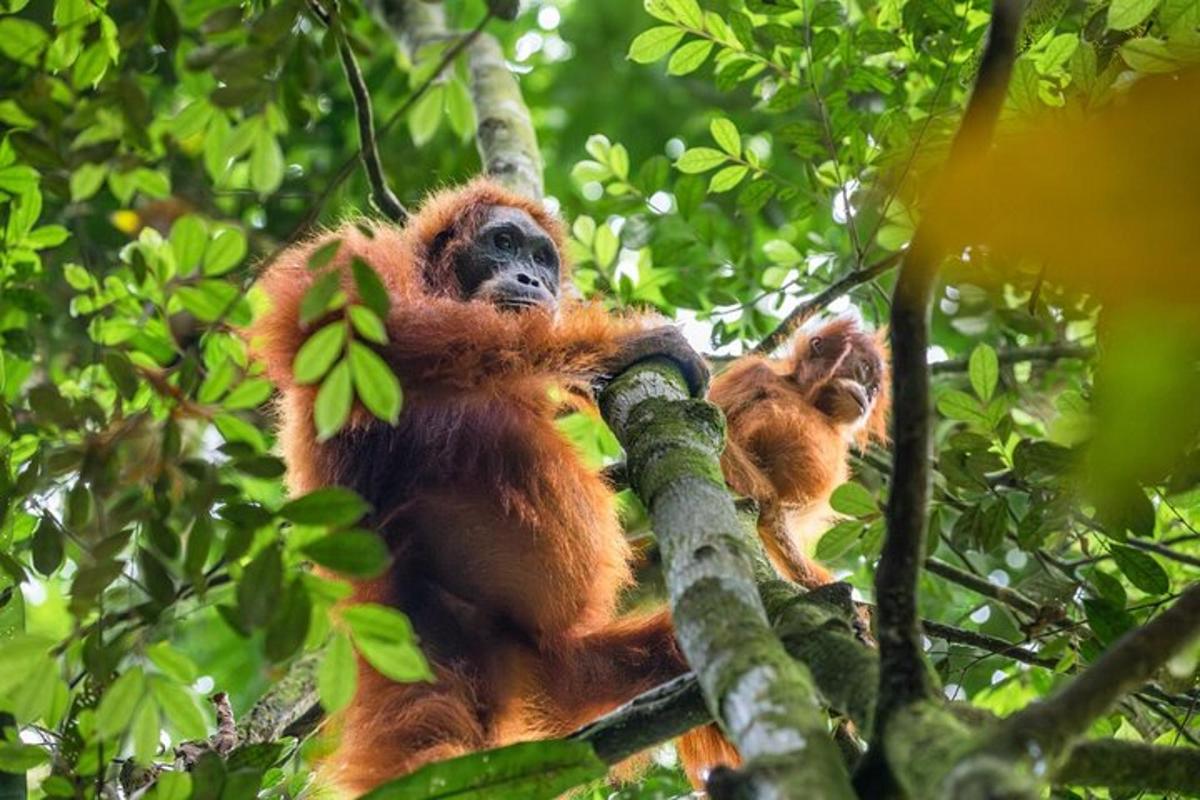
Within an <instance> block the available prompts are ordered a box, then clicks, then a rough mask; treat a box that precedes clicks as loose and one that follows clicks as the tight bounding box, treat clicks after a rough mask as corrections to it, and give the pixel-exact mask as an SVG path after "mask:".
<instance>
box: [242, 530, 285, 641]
mask: <svg viewBox="0 0 1200 800" xmlns="http://www.w3.org/2000/svg"><path fill="white" fill-rule="evenodd" d="M282 583H283V562H282V560H281V558H280V554H279V548H278V547H275V546H273V545H272V546H268V547H264V548H263V549H262V550H260V551H259V553H258V555H256V556H255V557H254V558H253V559H252V560H251V561H250V563H249V564H247V565H246V568H245V569H244V570H242V577H241V579H240V580H239V581H238V584H237V602H238V615H239V617H240V618H241V621H242V624H243V625H245V626H246V627H247V628H256V627H260V626H262V625H265V624H266V623H267V621H268V620H269V619H271V615H272V614H273V613H274V612H275V610H276V605H277V604H278V602H279V598H280V595H281V594H282V591H283V587H282Z"/></svg>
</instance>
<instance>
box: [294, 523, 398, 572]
mask: <svg viewBox="0 0 1200 800" xmlns="http://www.w3.org/2000/svg"><path fill="white" fill-rule="evenodd" d="M300 552H302V553H303V554H304V555H305V556H307V557H308V558H310V559H312V560H313V561H314V562H316V563H317V564H320V565H321V566H322V567H325V568H326V569H331V570H333V571H334V572H340V573H342V574H343V575H348V576H350V577H354V578H374V577H376V576H377V575H379V574H381V573H382V572H383V571H384V570H385V569H386V568H387V565H388V562H389V561H390V554H389V553H388V548H387V545H386V544H384V542H383V539H381V538H380V536H379V534H377V533H374V532H373V531H367V530H361V529H358V530H349V531H339V532H337V533H331V534H328V535H326V536H323V537H321V538H320V539H317V540H315V541H313V542H309V543H308V544H306V545H305V546H304V547H303V548H301V550H300Z"/></svg>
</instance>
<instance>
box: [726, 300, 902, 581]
mask: <svg viewBox="0 0 1200 800" xmlns="http://www.w3.org/2000/svg"><path fill="white" fill-rule="evenodd" d="M817 337H820V338H821V339H822V340H823V341H824V342H826V343H832V344H826V345H825V347H826V350H825V352H824V354H823V355H818V354H817V353H816V352H815V351H814V349H813V346H812V343H813V341H814V339H815V338H817ZM830 348H832V355H831V351H830ZM856 356H857V357H859V358H860V359H866V360H870V361H871V362H872V363H874V364H876V367H877V369H878V370H879V373H878V374H879V376H880V392H879V394H878V396H876V397H875V398H874V402H873V404H872V405H871V407H870V410H869V412H868V414H867V416H866V419H865V420H863V421H862V422H861V426H860V427H857V428H855V427H854V426H851V425H846V424H839V423H837V422H835V421H833V420H832V419H830V417H829V416H828V415H826V414H825V413H823V412H822V411H821V410H820V409H819V408H817V406H816V404H815V403H816V398H817V396H818V393H819V392H821V391H822V389H823V388H825V387H826V386H827V385H828V384H829V383H830V382H831V381H833V380H835V379H838V378H844V377H848V376H849V374H848V370H849V364H850V362H851V361H852V360H853V359H854V358H855V357H856ZM888 387H889V380H888V375H887V359H886V358H885V357H884V349H883V345H882V339H881V338H878V337H872V336H871V335H869V334H867V333H865V332H863V331H861V330H860V329H859V328H858V326H857V324H856V323H855V322H854V321H852V320H849V319H844V318H843V319H835V320H833V321H831V322H829V323H826V324H825V325H824V326H822V327H821V328H820V329H818V330H816V331H813V332H812V333H810V334H806V335H801V336H800V337H799V338H797V340H796V343H795V345H794V346H793V350H792V353H791V354H790V355H789V356H788V357H786V358H784V359H780V360H771V359H766V358H762V357H760V356H747V357H745V358H741V359H738V360H737V361H736V362H734V363H733V364H732V365H731V366H730V367H729V369H727V370H725V372H723V373H721V374H720V375H718V376H717V378H716V379H715V380H714V381H713V385H712V389H711V390H710V391H709V399H710V400H711V401H712V402H713V403H715V404H716V405H718V406H720V407H721V410H722V411H724V412H725V416H726V420H727V424H728V429H727V437H726V438H727V444H726V448H725V452H724V454H723V455H722V457H721V467H722V469H723V471H724V473H725V479H726V481H727V482H728V483H729V485H730V486H731V487H732V488H733V489H734V490H735V491H736V492H738V493H740V494H742V495H744V496H746V497H751V498H753V499H754V500H756V501H757V502H758V504H759V512H760V513H759V525H758V532H759V536H760V537H761V538H762V540H763V545H764V547H765V548H766V551H767V555H768V556H769V557H770V558H771V561H772V563H774V564H775V566H776V568H777V569H778V570H779V571H780V573H781V574H783V575H784V576H785V577H788V578H790V579H791V580H794V581H796V582H797V583H800V584H802V585H804V586H806V587H807V588H810V589H812V588H816V587H817V586H821V585H824V584H826V583H831V582H832V581H833V577H832V576H831V575H830V574H829V572H828V571H827V570H825V569H824V568H823V567H822V566H821V565H820V564H817V563H816V562H815V561H813V560H812V558H811V557H810V556H809V555H808V550H809V547H810V546H811V544H812V543H813V542H814V541H815V537H816V536H819V535H820V533H821V532H823V531H824V530H825V528H826V526H827V525H828V523H829V522H830V520H831V518H832V516H833V514H832V511H831V510H830V508H829V497H830V495H831V494H832V493H833V490H834V489H835V488H837V487H838V485H840V484H842V483H844V482H845V481H846V479H847V478H848V477H849V467H848V459H849V455H850V446H851V444H852V443H855V444H857V445H859V446H865V445H866V444H867V442H868V441H870V440H872V439H875V440H879V441H882V440H884V439H885V438H886V435H887V427H886V426H887V411H888V407H889V404H890V402H889V395H888Z"/></svg>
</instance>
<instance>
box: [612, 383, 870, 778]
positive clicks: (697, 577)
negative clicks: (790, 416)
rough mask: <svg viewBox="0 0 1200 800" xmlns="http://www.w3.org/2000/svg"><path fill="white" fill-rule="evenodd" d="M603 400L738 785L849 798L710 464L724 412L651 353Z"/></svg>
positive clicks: (810, 694)
mask: <svg viewBox="0 0 1200 800" xmlns="http://www.w3.org/2000/svg"><path fill="white" fill-rule="evenodd" d="M600 408H601V412H602V414H603V416H604V419H605V421H606V422H607V423H608V425H609V427H610V428H612V430H613V432H614V433H615V434H616V436H617V439H618V440H619V441H620V442H621V443H622V444H623V445H624V446H625V448H626V451H627V453H628V461H627V464H628V472H629V478H630V483H631V485H632V486H633V488H634V490H635V491H636V492H637V494H638V496H639V497H640V498H641V500H642V502H643V503H644V504H645V506H646V508H647V509H648V510H649V512H650V519H651V522H652V524H653V527H654V530H655V532H656V533H657V535H658V539H659V543H660V545H661V548H662V555H663V571H664V573H665V577H666V584H667V590H668V596H669V601H670V605H671V612H672V618H673V620H674V622H675V630H676V636H677V638H678V640H679V644H680V646H681V648H682V649H683V652H684V654H685V656H686V657H687V660H688V663H689V664H691V666H692V668H693V669H694V670H695V672H696V675H697V678H698V680H699V682H700V686H701V689H702V691H703V693H704V697H705V700H706V701H707V703H708V708H709V710H710V711H711V712H713V715H714V717H715V718H717V719H719V720H720V721H721V723H722V727H723V728H724V730H725V731H726V733H727V735H728V736H729V737H730V739H731V740H732V741H733V742H734V744H735V745H736V746H737V748H738V750H739V752H740V753H741V755H742V757H743V758H744V759H745V760H746V767H745V770H744V771H743V772H741V773H740V774H739V777H740V778H741V780H740V781H739V791H746V793H747V796H752V797H758V796H772V797H802V796H803V797H814V798H851V797H853V796H854V795H853V791H852V789H851V788H850V783H849V779H848V777H847V775H846V772H845V769H844V767H843V766H842V761H841V757H840V755H839V752H838V750H837V747H836V746H835V745H834V743H833V740H832V739H831V738H830V736H829V733H828V728H827V725H826V722H825V714H824V713H823V711H822V710H821V708H820V705H819V703H818V701H817V690H816V687H815V686H814V683H813V678H812V676H811V675H810V674H809V672H808V671H807V670H806V669H804V668H803V667H802V666H800V665H799V664H797V663H796V662H795V661H793V660H792V659H791V657H789V656H788V654H787V653H786V652H785V650H784V649H783V646H782V645H781V644H780V641H779V639H778V638H776V637H775V635H774V634H773V632H772V631H771V628H770V626H769V624H768V622H767V614H766V610H765V609H764V607H763V603H762V600H761V599H760V597H759V594H758V589H757V586H756V584H755V578H754V555H753V554H754V551H755V549H756V545H757V542H756V541H755V540H753V539H752V538H751V537H750V535H749V531H748V530H747V529H746V528H745V526H744V525H743V524H742V522H741V520H740V519H739V518H738V515H737V511H736V510H735V508H734V503H733V498H732V497H731V496H730V494H729V492H728V491H727V490H726V488H725V483H724V479H723V478H722V476H721V467H720V464H719V463H718V454H719V453H720V451H721V447H722V445H723V443H724V426H723V424H722V419H721V415H720V413H719V412H718V411H717V410H716V409H715V408H714V407H713V406H711V405H709V404H708V403H705V402H703V401H699V400H692V399H690V397H689V396H688V392H687V390H686V388H685V386H684V383H683V380H682V375H681V374H680V373H679V370H678V368H676V367H675V366H674V365H673V364H671V363H669V362H664V361H659V360H653V361H648V362H643V363H641V364H638V365H635V366H634V367H633V368H632V369H630V370H628V371H627V372H625V373H624V374H623V375H621V376H619V377H617V378H616V379H615V380H614V381H613V382H612V383H611V384H609V386H608V387H607V388H606V389H605V390H604V392H603V393H602V394H601V397H600Z"/></svg>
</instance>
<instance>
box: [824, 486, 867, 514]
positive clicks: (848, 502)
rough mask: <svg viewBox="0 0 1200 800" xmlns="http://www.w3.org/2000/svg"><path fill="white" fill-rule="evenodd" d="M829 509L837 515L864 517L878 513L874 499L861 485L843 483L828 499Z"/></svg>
mask: <svg viewBox="0 0 1200 800" xmlns="http://www.w3.org/2000/svg"><path fill="white" fill-rule="evenodd" d="M829 505H830V507H831V508H832V509H833V510H834V511H836V512H838V513H839V514H846V515H848V516H851V517H865V516H869V515H871V514H878V513H879V504H878V503H877V502H876V501H875V497H874V496H873V495H872V494H871V492H870V491H869V490H868V489H867V487H865V486H863V485H862V484H861V483H853V482H851V483H843V484H842V485H841V486H839V487H837V488H836V489H834V490H833V494H832V495H830V497H829Z"/></svg>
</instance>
